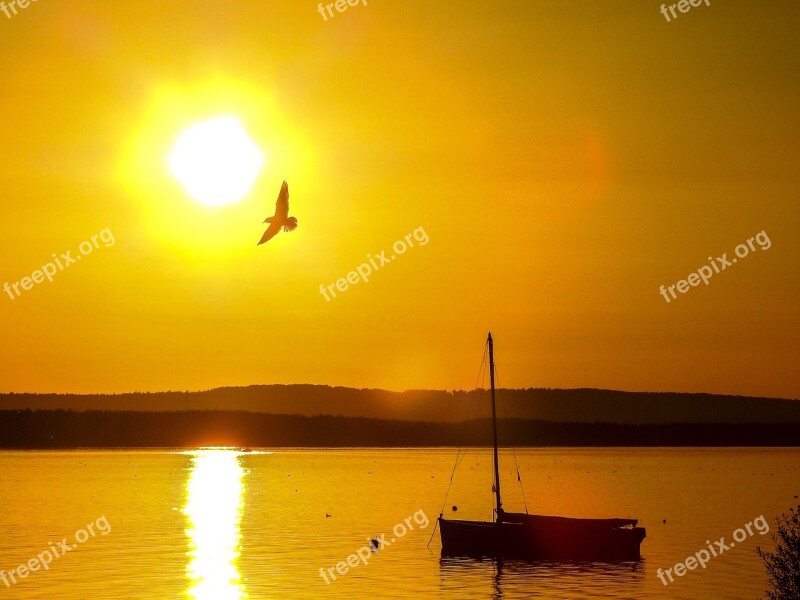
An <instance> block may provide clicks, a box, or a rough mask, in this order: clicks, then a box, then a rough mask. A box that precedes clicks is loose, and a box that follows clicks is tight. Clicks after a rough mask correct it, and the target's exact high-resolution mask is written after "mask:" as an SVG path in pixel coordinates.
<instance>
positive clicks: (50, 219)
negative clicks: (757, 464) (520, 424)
mask: <svg viewBox="0 0 800 600" xmlns="http://www.w3.org/2000/svg"><path fill="white" fill-rule="evenodd" d="M334 12H335V11H334ZM678 15H679V16H678V18H675V19H671V20H670V21H669V22H668V21H667V20H666V19H665V18H664V16H663V15H662V14H661V13H660V4H659V3H656V2H649V1H642V2H625V3H622V2H617V3H611V2H603V3H601V2H594V1H574V2H556V1H547V2H545V1H539V0H537V1H531V2H518V1H512V0H499V1H496V2H479V1H475V0H462V1H459V2H454V1H441V2H427V1H426V2H423V1H421V0H419V1H417V0H408V1H404V2H387V1H384V0H368V3H367V4H366V5H364V4H358V5H356V6H351V7H349V8H348V9H347V10H346V12H342V13H336V12H335V16H334V17H328V19H327V20H324V19H323V17H322V15H321V14H320V13H319V12H317V6H316V5H315V4H314V3H313V2H310V1H309V2H297V1H293V2H277V3H267V2H261V1H259V0H252V1H251V0H239V1H237V0H232V1H231V2H225V3H222V2H220V3H197V2H189V1H188V0H171V1H170V2H162V1H159V2H156V1H155V0H142V1H138V2H130V3H128V2H111V1H108V0H106V1H104V2H101V1H94V2H78V1H73V0H60V1H59V2H54V1H50V0H41V1H40V2H36V3H32V4H31V5H30V6H29V7H28V8H26V9H20V10H19V14H17V15H16V16H12V18H7V17H6V16H4V15H3V14H2V13H0V82H2V84H1V85H0V106H2V116H0V211H1V212H0V257H2V260H1V261H0V284H4V283H8V284H9V285H10V284H13V283H19V282H20V281H21V280H22V278H23V277H31V275H32V274H33V272H34V271H36V270H37V269H41V267H42V266H43V265H44V264H45V263H47V262H49V261H52V260H54V259H55V258H57V257H58V256H59V255H60V254H62V253H66V252H67V251H71V253H72V254H71V256H73V257H75V256H76V255H77V254H80V251H79V250H78V249H79V247H80V244H81V243H82V242H85V241H89V242H90V240H91V236H93V235H95V236H98V235H99V234H100V232H106V233H105V234H104V237H102V238H100V239H99V243H97V244H96V245H95V246H92V249H91V252H90V253H88V254H86V255H82V256H81V260H80V262H77V261H76V262H74V263H72V264H69V266H67V267H66V268H64V269H63V270H59V271H58V272H57V273H55V275H53V277H52V279H53V280H52V281H47V280H46V279H45V280H44V281H43V282H41V283H36V284H33V285H32V287H30V289H27V290H23V289H22V288H19V287H18V288H17V289H18V290H20V291H21V293H20V294H18V295H17V294H14V293H13V291H12V292H11V293H8V292H0V330H1V331H2V343H1V344H0V392H79V393H96V392H123V391H135V390H142V391H144V390H150V391H157V390H198V389H208V388H212V387H217V386H224V385H250V384H262V383H317V384H330V385H342V386H352V387H377V388H385V389H392V390H404V389H419V388H432V389H469V388H471V387H472V386H473V385H474V384H475V377H476V375H477V373H478V368H479V364H480V359H481V356H482V353H483V344H484V341H485V336H486V333H487V331H489V330H491V331H492V332H493V335H494V337H495V344H496V355H497V356H496V358H497V367H498V375H499V380H500V385H502V386H504V387H554V388H556V387H557V388H579V387H598V388H610V389H621V390H630V391H688V392H711V393H725V394H743V395H764V396H775V397H791V398H799V397H800V369H797V365H798V363H800V350H799V349H800V344H799V343H798V340H800V335H799V334H800V313H798V310H797V306H798V303H797V300H798V295H799V292H800V283H799V282H798V271H799V270H800V269H798V267H800V245H799V244H798V231H800V227H799V226H800V208H799V207H798V202H797V196H796V194H797V189H798V181H799V180H800V171H799V170H798V168H797V165H798V159H799V158H800V144H799V142H800V135H799V134H800V117H799V116H798V112H797V106H798V99H800V84H799V83H798V77H797V74H798V73H799V72H800V68H799V67H800V64H798V63H800V53H799V52H798V38H797V35H796V32H797V30H798V26H800V7H798V5H797V3H795V2H790V1H788V0H787V1H785V2H770V3H755V2H749V1H726V2H717V1H716V0H715V1H712V2H711V3H710V5H708V6H707V5H706V4H701V5H700V6H698V7H696V8H692V9H691V10H690V11H689V12H688V13H686V14H681V13H678ZM221 116H230V117H234V118H236V119H237V120H238V121H239V122H240V123H241V124H242V127H243V128H244V130H245V131H246V132H247V134H248V136H249V137H250V138H251V139H252V141H253V142H254V143H255V144H256V145H257V146H258V148H260V150H261V152H262V154H263V166H262V169H261V171H260V172H259V174H258V176H257V178H256V180H255V182H254V184H253V186H252V188H251V189H250V191H249V193H248V194H247V195H245V196H244V197H243V198H242V199H241V200H239V201H238V202H234V203H231V204H227V205H224V206H208V205H204V204H201V203H199V202H197V201H196V200H195V199H193V198H192V197H191V196H190V195H189V193H188V192H187V191H186V190H185V189H184V187H182V186H181V184H180V182H178V181H177V180H176V179H175V177H173V175H172V173H171V172H170V168H169V165H168V157H169V155H170V151H171V150H172V148H173V147H174V145H175V142H176V140H177V139H178V137H179V136H180V135H181V133H182V132H184V131H185V130H186V129H187V128H189V127H191V126H192V125H194V124H196V123H199V122H204V121H206V120H209V119H214V118H217V117H221ZM283 180H287V181H288V182H289V189H290V214H291V215H293V216H296V217H297V218H298V219H299V227H298V229H297V230H295V231H293V232H291V233H285V232H282V233H280V234H279V235H277V236H276V237H275V238H274V239H273V240H271V241H270V242H268V243H267V244H265V245H263V246H256V242H257V241H258V240H259V239H260V237H261V234H262V233H263V231H264V228H265V225H263V224H262V221H263V220H264V218H265V217H267V216H270V215H272V214H273V212H274V210H275V204H274V203H275V200H276V197H277V194H278V190H279V189H280V185H281V182H282V181H283ZM415 231H417V232H418V234H419V238H420V239H427V240H428V241H427V243H425V244H424V245H422V244H421V243H418V242H417V241H415V246H414V247H413V248H409V249H407V250H406V252H405V253H403V254H402V255H400V254H395V252H394V251H393V245H394V244H395V242H397V241H398V240H403V239H404V237H405V236H406V235H407V234H412V237H411V239H415V238H413V232H415ZM760 232H763V235H762V236H761V238H759V239H761V240H767V239H768V240H769V244H768V246H769V247H768V248H767V244H766V243H765V244H764V245H762V246H760V245H758V244H757V243H754V242H752V240H751V243H752V244H753V249H751V250H748V249H747V248H746V247H745V250H747V255H746V257H742V258H740V259H739V260H738V261H737V262H736V263H735V264H734V263H731V264H730V265H729V266H727V267H726V269H725V270H724V271H720V272H719V273H716V272H714V273H713V276H712V277H711V278H710V279H708V285H705V284H703V283H702V282H701V283H699V285H697V287H689V288H688V291H686V292H685V293H676V297H675V298H672V297H670V296H669V295H668V294H669V292H668V291H667V292H666V294H667V296H666V298H669V299H670V301H669V302H667V300H666V298H665V296H664V295H662V293H661V292H660V291H659V290H660V286H662V285H664V286H667V287H668V286H670V285H675V284H677V283H678V282H679V281H680V280H683V279H686V278H687V276H688V275H689V274H690V273H692V272H697V271H698V269H700V268H701V267H703V266H704V265H709V258H708V257H712V259H713V261H712V262H714V263H716V264H720V263H717V261H716V257H722V256H723V253H727V258H728V260H730V259H731V258H734V257H735V248H736V247H737V245H739V244H741V243H746V242H747V240H748V239H751V238H755V237H756V235H757V234H759V233H760ZM422 233H424V236H423V235H422ZM112 236H113V240H114V242H113V244H111V243H106V242H104V241H103V240H111V238H112ZM95 240H96V241H98V238H97V237H96V238H95ZM90 243H91V242H90ZM382 251H386V254H385V256H386V257H389V256H390V255H395V259H394V260H392V261H391V262H390V263H389V264H384V265H383V266H381V267H380V268H379V269H376V270H374V272H373V273H371V274H370V276H369V278H368V281H359V282H358V283H357V284H348V285H349V287H348V289H346V290H345V291H341V290H336V287H335V285H336V282H337V280H339V279H341V278H346V277H347V274H348V273H349V272H350V271H353V270H354V269H356V268H357V267H358V266H359V265H361V264H365V263H367V262H368V257H367V256H368V255H370V256H372V257H373V258H374V257H375V256H377V255H379V254H380V253H381V252H382ZM53 255H55V256H53ZM51 257H52V258H51ZM65 261H66V259H65ZM709 270H710V269H709ZM40 278H41V276H40ZM695 281H696V279H695ZM29 285H31V284H30V283H29ZM320 286H334V287H333V289H334V291H336V297H335V298H331V297H330V296H331V292H330V291H328V292H327V294H328V299H327V300H326V297H325V295H323V294H322V293H321V291H320ZM327 289H328V290H329V289H330V288H327ZM678 289H680V288H678Z"/></svg>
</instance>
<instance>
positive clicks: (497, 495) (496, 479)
mask: <svg viewBox="0 0 800 600" xmlns="http://www.w3.org/2000/svg"><path fill="white" fill-rule="evenodd" d="M489 380H490V381H491V384H492V441H493V445H494V495H495V498H496V501H497V511H496V517H499V516H500V513H501V512H502V510H503V503H502V502H501V501H500V468H499V463H498V460H497V410H496V408H495V401H494V341H493V340H492V332H491V331H490V332H489ZM495 520H496V519H495Z"/></svg>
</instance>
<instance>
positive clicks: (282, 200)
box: [275, 181, 289, 221]
mask: <svg viewBox="0 0 800 600" xmlns="http://www.w3.org/2000/svg"><path fill="white" fill-rule="evenodd" d="M275 216H276V217H279V218H280V220H281V221H283V220H284V219H285V218H286V217H288V216H289V184H288V183H286V182H285V181H284V182H283V185H282V186H281V192H280V194H278V201H277V202H276V203H275Z"/></svg>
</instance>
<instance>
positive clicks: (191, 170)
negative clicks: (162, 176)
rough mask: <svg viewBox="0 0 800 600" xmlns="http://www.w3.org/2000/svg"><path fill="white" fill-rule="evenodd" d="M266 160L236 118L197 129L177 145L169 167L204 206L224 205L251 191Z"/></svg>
mask: <svg viewBox="0 0 800 600" xmlns="http://www.w3.org/2000/svg"><path fill="white" fill-rule="evenodd" d="M263 163H264V157H263V155H262V153H261V150H259V148H258V146H257V145H256V144H255V142H253V140H252V139H251V138H250V136H249V135H248V134H247V131H245V129H244V127H243V126H242V124H241V123H240V122H239V120H238V119H236V118H235V117H217V118H215V119H211V120H208V121H203V122H201V123H197V124H196V125H193V126H192V127H190V128H189V129H187V130H186V131H184V132H183V133H182V134H181V135H180V136H179V137H178V139H177V141H176V142H175V146H174V147H173V149H172V152H171V153H170V156H169V166H170V170H171V171H172V174H173V175H174V176H175V178H176V179H177V180H178V181H179V182H180V183H181V185H183V187H184V188H186V191H187V192H188V193H189V195H190V196H191V197H192V198H194V199H195V200H197V201H198V202H200V203H202V204H208V205H223V204H230V203H231V202H236V201H237V200H240V199H241V198H243V197H244V196H245V195H247V192H249V191H250V188H251V187H252V185H253V183H254V182H255V180H256V177H257V176H258V173H259V172H260V171H261V167H262V165H263Z"/></svg>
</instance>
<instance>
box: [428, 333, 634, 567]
mask: <svg viewBox="0 0 800 600" xmlns="http://www.w3.org/2000/svg"><path fill="white" fill-rule="evenodd" d="M486 343H487V345H488V347H489V373H490V381H491V392H492V442H493V452H494V485H493V486H492V491H493V492H494V496H495V509H494V512H493V521H491V522H487V521H466V520H455V519H445V518H444V515H442V514H440V515H439V518H438V525H439V532H440V536H441V541H442V556H443V557H461V556H463V557H474V558H483V557H489V558H509V559H522V560H547V561H600V562H614V561H636V560H639V559H640V558H641V555H640V545H641V543H642V540H644V538H645V535H646V532H645V529H644V528H643V527H637V523H638V520H637V519H581V518H573V517H558V516H543V515H531V514H528V513H527V512H525V513H513V512H506V511H505V510H503V502H502V499H501V496H500V470H499V469H498V453H497V411H496V405H495V387H494V379H495V366H494V341H493V340H492V334H491V332H490V333H489V337H488V339H487V341H486Z"/></svg>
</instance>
